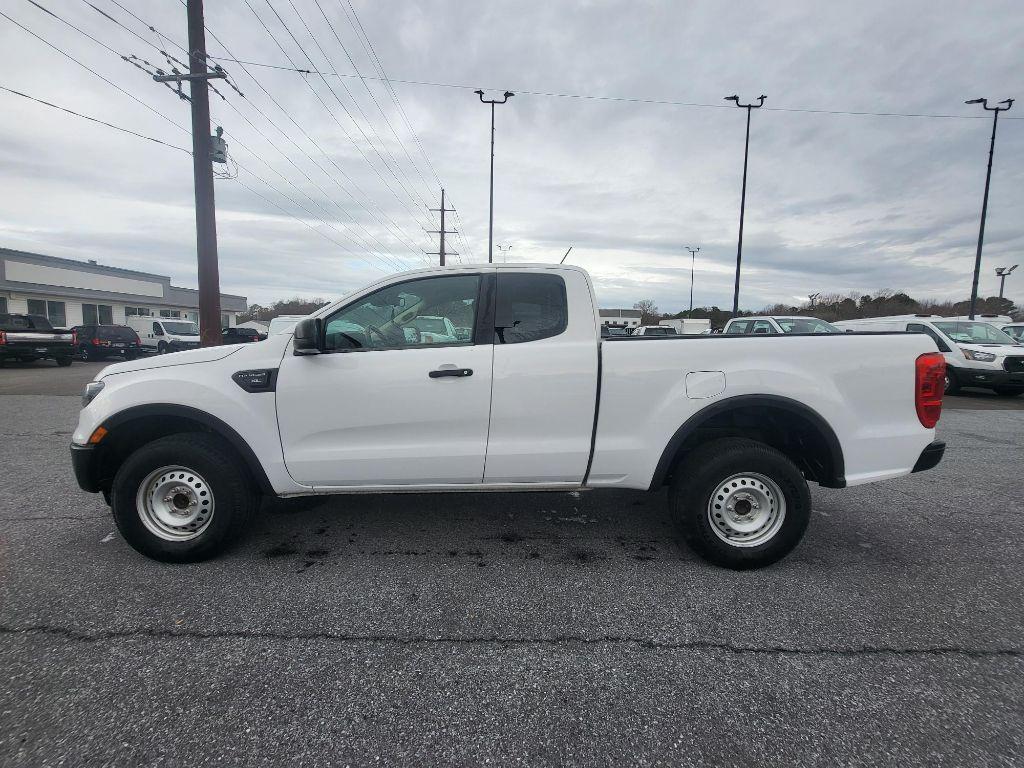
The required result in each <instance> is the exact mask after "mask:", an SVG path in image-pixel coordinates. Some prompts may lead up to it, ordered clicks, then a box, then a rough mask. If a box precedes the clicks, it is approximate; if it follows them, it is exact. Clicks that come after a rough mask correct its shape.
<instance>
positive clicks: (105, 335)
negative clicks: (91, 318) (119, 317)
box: [96, 325, 136, 341]
mask: <svg viewBox="0 0 1024 768" xmlns="http://www.w3.org/2000/svg"><path fill="white" fill-rule="evenodd" d="M96 337H97V338H100V339H107V340H108V341H135V338H136V336H135V331H133V330H132V329H131V328H129V327H127V326H124V325H101V326H100V327H99V328H97V329H96Z"/></svg>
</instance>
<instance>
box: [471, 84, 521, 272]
mask: <svg viewBox="0 0 1024 768" xmlns="http://www.w3.org/2000/svg"><path fill="white" fill-rule="evenodd" d="M474 93H475V94H476V95H477V96H479V97H480V101H481V102H483V103H484V104H490V105H491V214H490V219H489V223H488V225H487V263H488V264H492V263H493V262H494V105H495V104H504V103H505V102H506V101H508V99H509V97H510V96H515V94H514V93H512V91H505V95H504V96H502V98H501V101H498V100H497V99H485V98H484V92H483V91H474Z"/></svg>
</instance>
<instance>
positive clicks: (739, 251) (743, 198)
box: [725, 94, 767, 316]
mask: <svg viewBox="0 0 1024 768" xmlns="http://www.w3.org/2000/svg"><path fill="white" fill-rule="evenodd" d="M766 98H767V97H766V96H765V95H764V94H762V95H761V96H760V97H758V101H757V104H740V97H739V96H736V95H733V96H726V97H725V100H726V101H732V102H735V104H736V106H737V107H743V108H744V109H746V110H747V138H746V141H745V142H744V144H743V191H742V192H741V193H740V236H739V240H738V241H737V244H736V286H735V288H734V289H733V294H732V314H733V315H734V316H735V315H736V313H737V312H739V309H740V262H741V261H742V260H743V214H744V212H745V210H746V207H747V157H748V156H749V154H750V110H752V109H758V108H760V107H762V106H764V100H765V99H766Z"/></svg>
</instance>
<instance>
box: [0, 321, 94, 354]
mask: <svg viewBox="0 0 1024 768" xmlns="http://www.w3.org/2000/svg"><path fill="white" fill-rule="evenodd" d="M74 353H75V333H74V331H71V330H68V329H66V328H54V327H53V326H52V325H50V321H49V320H47V319H46V318H45V317H43V316H41V315H13V314H6V313H5V314H0V365H3V364H4V363H5V362H7V361H8V360H20V361H21V362H25V363H28V362H32V361H33V360H43V359H46V360H56V361H57V365H71V359H72V355H74Z"/></svg>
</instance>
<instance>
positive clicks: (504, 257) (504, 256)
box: [498, 245, 512, 262]
mask: <svg viewBox="0 0 1024 768" xmlns="http://www.w3.org/2000/svg"><path fill="white" fill-rule="evenodd" d="M511 250H512V246H511V245H499V246H498V252H499V253H501V254H502V257H501V260H502V261H503V262H507V261H508V252H509V251H511Z"/></svg>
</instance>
